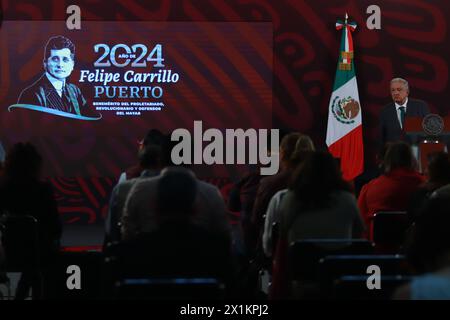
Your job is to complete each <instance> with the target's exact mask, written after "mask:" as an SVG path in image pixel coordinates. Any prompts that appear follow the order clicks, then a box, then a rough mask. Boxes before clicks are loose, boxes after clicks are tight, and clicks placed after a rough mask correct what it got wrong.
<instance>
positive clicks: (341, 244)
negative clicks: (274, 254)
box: [288, 239, 374, 282]
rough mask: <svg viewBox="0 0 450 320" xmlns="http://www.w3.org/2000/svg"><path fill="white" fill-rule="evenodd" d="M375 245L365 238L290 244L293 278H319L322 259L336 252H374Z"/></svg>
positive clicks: (311, 280)
mask: <svg viewBox="0 0 450 320" xmlns="http://www.w3.org/2000/svg"><path fill="white" fill-rule="evenodd" d="M373 252H374V245H373V243H371V242H370V241H368V240H365V239H307V240H299V241H295V242H293V243H291V244H290V246H289V252H288V259H289V265H290V269H291V275H292V279H293V280H306V281H309V282H315V281H317V280H318V266H319V261H320V259H322V258H324V257H326V256H328V255H336V254H372V253H373Z"/></svg>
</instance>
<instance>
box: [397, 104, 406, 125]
mask: <svg viewBox="0 0 450 320" xmlns="http://www.w3.org/2000/svg"><path fill="white" fill-rule="evenodd" d="M398 109H399V110H400V122H401V124H402V129H403V126H404V125H405V115H406V111H405V107H400V108H398Z"/></svg>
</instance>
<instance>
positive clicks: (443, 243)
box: [394, 195, 450, 300]
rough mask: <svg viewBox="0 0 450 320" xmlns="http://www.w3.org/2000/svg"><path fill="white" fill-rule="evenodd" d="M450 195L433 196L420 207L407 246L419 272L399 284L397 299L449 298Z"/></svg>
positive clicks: (410, 258)
mask: <svg viewBox="0 0 450 320" xmlns="http://www.w3.org/2000/svg"><path fill="white" fill-rule="evenodd" d="M449 228H450V195H442V196H436V197H434V196H432V197H431V198H430V199H429V200H428V201H427V202H426V204H425V205H424V206H423V208H422V210H421V214H420V215H419V216H418V217H417V221H416V224H415V228H414V232H413V237H412V239H413V240H412V243H411V244H410V247H409V249H408V254H407V256H408V258H409V261H410V263H411V265H412V266H413V267H414V268H415V269H416V270H417V271H418V273H419V274H421V275H420V276H417V277H414V278H413V280H412V281H411V282H410V283H409V284H407V285H404V286H402V287H400V288H399V289H398V290H397V292H396V293H395V294H394V299H410V300H429V299H431V300H442V299H445V300H450V233H449V232H448V230H449Z"/></svg>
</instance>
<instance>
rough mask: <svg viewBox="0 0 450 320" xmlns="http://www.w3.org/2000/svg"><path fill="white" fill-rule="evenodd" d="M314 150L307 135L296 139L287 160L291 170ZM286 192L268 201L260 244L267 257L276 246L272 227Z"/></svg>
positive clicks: (283, 191)
mask: <svg viewBox="0 0 450 320" xmlns="http://www.w3.org/2000/svg"><path fill="white" fill-rule="evenodd" d="M314 150H315V148H314V143H313V142H312V140H311V138H310V137H309V136H307V135H301V136H300V137H299V138H298V140H297V143H296V144H295V150H294V152H293V154H292V156H291V158H290V159H289V162H290V164H291V166H292V167H293V168H296V167H298V166H299V165H301V163H302V162H303V160H304V159H305V158H306V157H307V156H308V155H309V154H310V153H311V152H313V151H314ZM287 191H288V189H283V190H280V191H278V192H277V193H276V194H275V195H274V196H273V197H272V199H270V202H269V206H268V208H267V211H266V218H265V222H264V233H263V236H262V244H263V249H264V253H265V254H266V256H267V257H271V256H272V249H273V245H276V244H273V243H272V240H273V239H272V226H273V224H274V223H275V222H278V221H279V211H280V204H281V200H282V199H283V197H284V195H285V194H286V192H287Z"/></svg>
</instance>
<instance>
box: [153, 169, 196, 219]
mask: <svg viewBox="0 0 450 320" xmlns="http://www.w3.org/2000/svg"><path fill="white" fill-rule="evenodd" d="M157 190H158V191H157V212H158V219H159V221H160V222H187V221H188V220H189V218H190V217H191V215H192V214H193V213H194V203H195V198H196V195H197V182H196V179H195V176H194V175H193V173H192V172H191V171H189V170H187V169H185V168H182V167H172V168H170V169H169V170H165V171H164V172H163V173H162V174H161V178H160V179H159V181H158V188H157Z"/></svg>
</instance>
